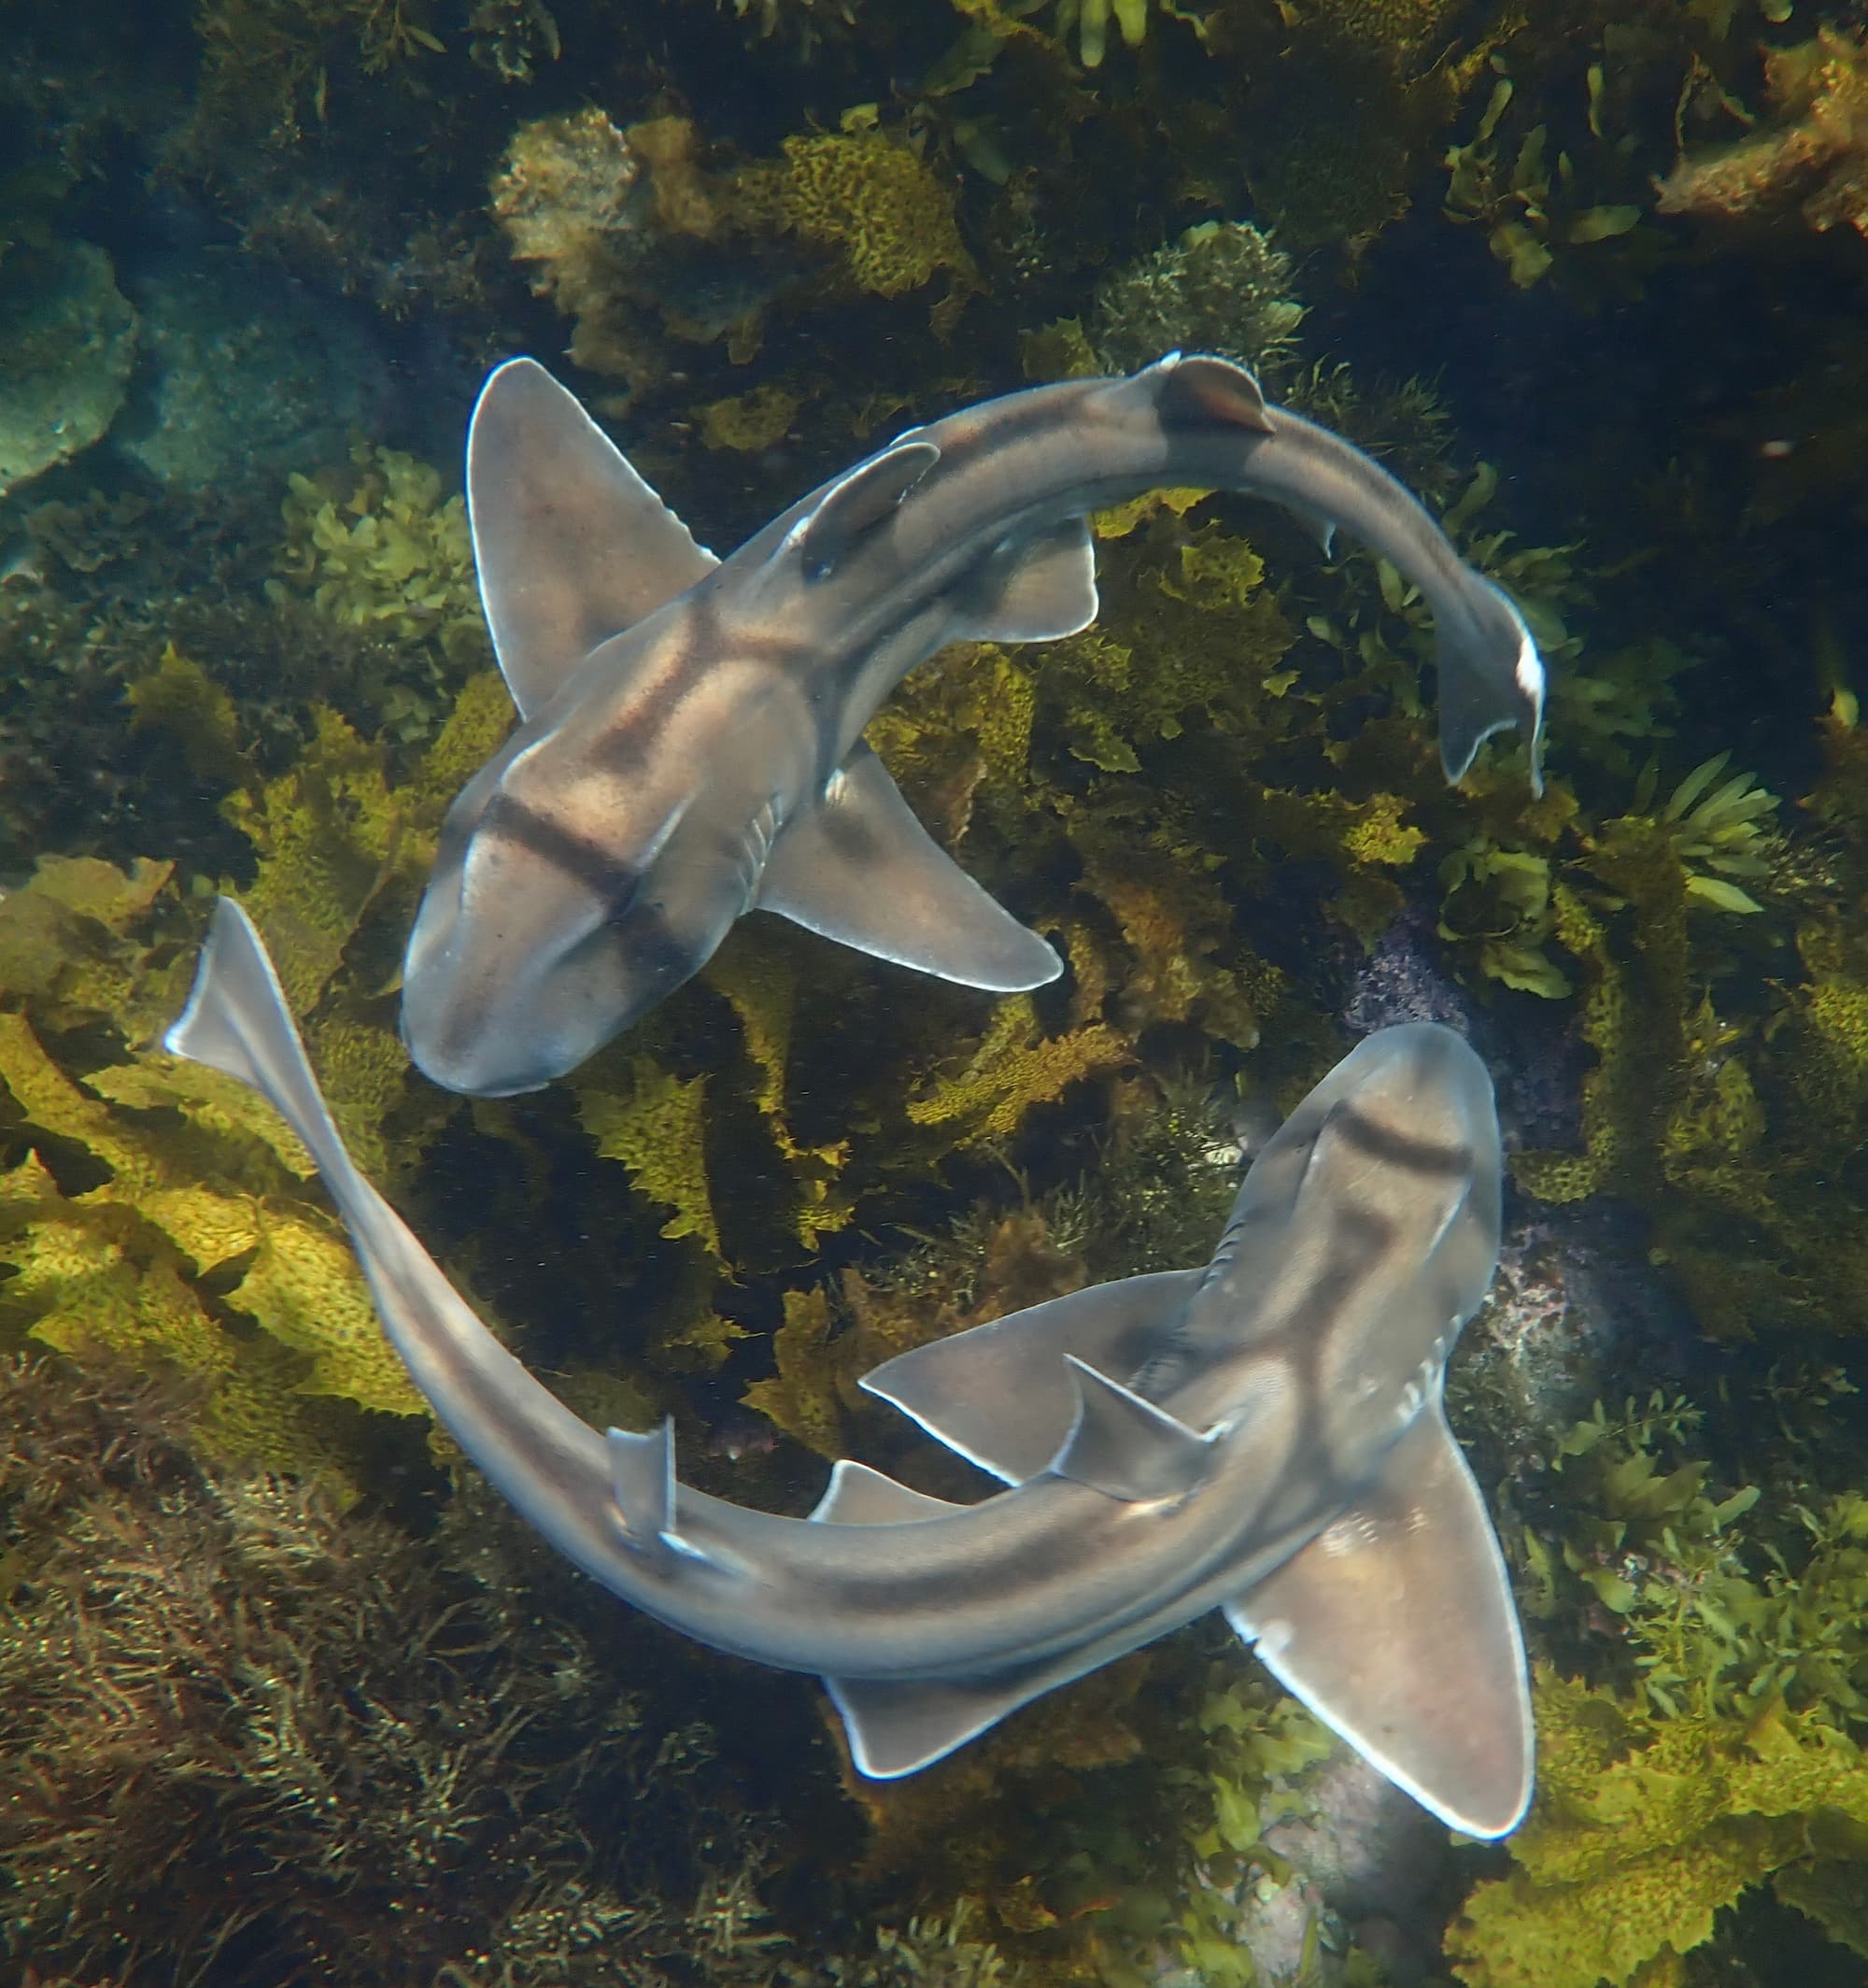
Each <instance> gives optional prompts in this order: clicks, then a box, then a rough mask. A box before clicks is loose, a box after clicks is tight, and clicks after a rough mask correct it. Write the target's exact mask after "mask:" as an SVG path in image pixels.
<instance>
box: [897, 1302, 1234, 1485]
mask: <svg viewBox="0 0 1868 1988" xmlns="http://www.w3.org/2000/svg"><path fill="white" fill-rule="evenodd" d="M1202 1274H1203V1272H1201V1271H1158V1272H1156V1273H1155V1274H1154V1275H1153V1276H1149V1277H1124V1278H1121V1279H1119V1280H1118V1281H1117V1282H1115V1283H1113V1284H1098V1285H1092V1286H1091V1287H1090V1288H1089V1289H1088V1290H1086V1291H1073V1292H1071V1293H1070V1294H1069V1295H1068V1297H1065V1298H1054V1299H1051V1300H1050V1301H1049V1302H1048V1303H1046V1304H1040V1305H1032V1306H1029V1307H1028V1308H1027V1309H1026V1310H1025V1311H1023V1312H1013V1313H1012V1314H1009V1315H1008V1316H1006V1317H1004V1318H995V1319H993V1320H992V1321H991V1322H990V1323H989V1324H987V1325H984V1326H974V1327H972V1328H969V1330H968V1331H965V1332H955V1333H953V1334H951V1335H950V1336H949V1337H948V1338H946V1339H941V1340H936V1341H935V1342H933V1344H932V1345H928V1346H919V1347H917V1348H916V1349H915V1350H914V1351H913V1353H903V1354H898V1355H897V1356H896V1357H895V1358H894V1359H892V1360H884V1362H883V1364H882V1365H881V1366H880V1367H877V1368H873V1369H872V1370H870V1372H868V1373H866V1374H864V1376H863V1377H862V1382H861V1385H862V1386H863V1387H865V1388H866V1389H867V1390H868V1391H869V1392H870V1394H872V1395H879V1396H880V1397H881V1398H882V1399H884V1401H892V1402H894V1403H895V1405H896V1407H897V1408H899V1409H900V1410H901V1412H902V1413H903V1414H905V1415H909V1416H912V1417H913V1419H914V1420H915V1421H916V1422H918V1423H920V1425H921V1427H923V1428H925V1429H926V1430H927V1433H928V1434H929V1435H930V1436H933V1437H935V1438H937V1439H938V1440H939V1441H941V1442H944V1443H945V1444H946V1445H947V1447H948V1448H949V1449H950V1450H955V1451H956V1452H958V1454H959V1455H960V1456H964V1457H965V1458H966V1459H967V1460H968V1462H969V1463H975V1464H978V1465H979V1467H980V1468H981V1469H982V1470H990V1471H991V1472H992V1473H993V1475H994V1476H995V1477H1001V1478H1003V1479H1004V1480H1005V1482H1006V1483H1007V1484H1024V1483H1025V1482H1026V1479H1027V1478H1032V1477H1036V1476H1037V1475H1038V1474H1039V1473H1040V1471H1041V1470H1046V1469H1048V1468H1049V1466H1050V1464H1051V1461H1052V1459H1053V1458H1054V1456H1056V1454H1057V1452H1058V1450H1059V1449H1060V1448H1061V1447H1062V1445H1063V1442H1064V1440H1065V1438H1066V1437H1068V1435H1069V1433H1070V1428H1071V1425H1072V1423H1073V1422H1074V1421H1075V1419H1076V1414H1077V1401H1078V1390H1077V1383H1076V1380H1075V1378H1074V1377H1073V1375H1072V1373H1071V1370H1070V1369H1069V1367H1068V1366H1067V1365H1066V1363H1065V1356H1066V1355H1067V1354H1074V1355H1076V1356H1077V1357H1078V1358H1079V1359H1081V1360H1083V1361H1084V1362H1085V1363H1087V1364H1088V1365H1089V1366H1091V1367H1094V1368H1097V1370H1099V1371H1101V1372H1103V1373H1125V1374H1132V1373H1134V1372H1135V1371H1136V1370H1137V1369H1138V1368H1139V1367H1140V1366H1141V1365H1142V1364H1143V1363H1144V1362H1145V1361H1146V1360H1147V1359H1148V1358H1149V1356H1151V1354H1152V1353H1153V1349H1154V1348H1155V1346H1156V1345H1157V1344H1158V1343H1159V1342H1160V1341H1161V1340H1162V1339H1163V1338H1164V1337H1165V1336H1166V1334H1167V1333H1168V1330H1169V1329H1170V1328H1172V1326H1173V1325H1174V1323H1175V1321H1176V1319H1177V1318H1178V1317H1179V1316H1180V1314H1181V1313H1182V1310H1183V1309H1184V1307H1185V1305H1186V1303H1187V1300H1188V1299H1189V1298H1190V1297H1191V1296H1192V1295H1193V1293H1194V1291H1195V1289H1196V1287H1197V1286H1198V1285H1199V1282H1200V1278H1201V1276H1202Z"/></svg>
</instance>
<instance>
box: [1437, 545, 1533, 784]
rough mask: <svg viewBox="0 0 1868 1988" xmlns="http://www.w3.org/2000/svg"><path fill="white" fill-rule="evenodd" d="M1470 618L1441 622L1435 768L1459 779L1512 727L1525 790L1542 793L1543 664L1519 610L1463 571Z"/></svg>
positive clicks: (1476, 576)
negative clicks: (1525, 762)
mask: <svg viewBox="0 0 1868 1988" xmlns="http://www.w3.org/2000/svg"><path fill="white" fill-rule="evenodd" d="M1466 580H1467V585H1468V589H1469V601H1468V605H1469V612H1468V613H1466V614H1463V615H1458V616H1452V615H1449V616H1446V617H1445V618H1443V619H1442V620H1441V623H1440V639H1439V648H1438V652H1437V656H1436V661H1437V663H1438V667H1439V678H1440V680H1439V689H1438V698H1439V707H1440V763H1441V765H1442V766H1444V767H1445V769H1446V774H1447V778H1448V779H1449V780H1451V781H1453V782H1458V781H1460V780H1463V779H1465V775H1466V774H1467V773H1468V772H1469V771H1470V770H1471V767H1472V762H1473V759H1474V756H1475V755H1476V754H1477V753H1478V751H1479V746H1480V745H1481V744H1482V743H1483V742H1484V741H1485V740H1487V739H1489V738H1490V737H1491V736H1492V734H1493V732H1494V731H1509V730H1510V729H1511V728H1512V727H1513V726H1516V727H1517V729H1518V731H1519V732H1520V733H1521V735H1522V737H1523V740H1524V749H1525V752H1526V753H1527V755H1528V756H1529V758H1530V761H1531V791H1532V792H1533V793H1534V794H1541V793H1542V792H1543V791H1544V773H1543V763H1542V756H1543V736H1544V685H1545V672H1544V662H1543V658H1542V657H1540V656H1539V655H1538V653H1537V644H1536V638H1535V636H1534V635H1533V634H1532V633H1531V631H1530V628H1529V626H1528V625H1527V624H1526V622H1525V620H1524V617H1523V616H1522V615H1521V613H1520V612H1519V610H1518V606H1517V604H1516V603H1515V602H1514V601H1512V599H1511V597H1510V596H1509V595H1508V594H1507V593H1506V591H1505V590H1504V589H1503V588H1501V587H1495V586H1494V585H1493V583H1492V582H1491V581H1490V580H1488V579H1485V578H1483V577H1482V576H1481V575H1479V574H1476V573H1471V572H1468V574H1467V575H1466Z"/></svg>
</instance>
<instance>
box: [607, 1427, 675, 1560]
mask: <svg viewBox="0 0 1868 1988" xmlns="http://www.w3.org/2000/svg"><path fill="white" fill-rule="evenodd" d="M604 1440H605V1441H607V1442H608V1444H609V1449H610V1490H611V1495H612V1496H613V1497H614V1498H616V1515H617V1516H618V1518H620V1519H621V1521H622V1527H623V1531H624V1533H625V1535H626V1536H627V1537H628V1539H629V1541H630V1545H632V1546H637V1547H640V1548H642V1549H643V1550H644V1552H650V1553H653V1552H657V1551H658V1550H660V1549H661V1548H663V1547H667V1546H672V1545H673V1544H674V1543H675V1541H674V1423H673V1421H672V1419H670V1420H667V1421H664V1422H663V1423H662V1425H661V1427H659V1428H653V1429H650V1430H649V1431H648V1432H647V1433H646V1434H644V1435H635V1434H632V1433H631V1432H630V1430H628V1429H619V1428H613V1429H610V1430H608V1431H607V1432H606V1435H605V1439H604Z"/></svg>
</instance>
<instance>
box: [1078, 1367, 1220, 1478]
mask: <svg viewBox="0 0 1868 1988" xmlns="http://www.w3.org/2000/svg"><path fill="white" fill-rule="evenodd" d="M1064 1357H1065V1363H1066V1365H1067V1366H1068V1368H1069V1370H1070V1372H1071V1373H1072V1374H1073V1375H1074V1376H1075V1378H1076V1383H1077V1419H1076V1423H1075V1425H1074V1426H1073V1427H1072V1428H1071V1430H1070V1433H1069V1435H1068V1436H1067V1437H1066V1438H1065V1440H1064V1444H1063V1447H1062V1448H1061V1449H1060V1450H1059V1451H1058V1452H1057V1455H1056V1456H1054V1458H1053V1459H1052V1463H1051V1469H1052V1470H1054V1472H1055V1473H1056V1475H1057V1476H1059V1477H1068V1478H1069V1479H1070V1480H1071V1482H1072V1483H1073V1484H1087V1485H1088V1486H1089V1488H1090V1489H1091V1490H1092V1491H1100V1492H1101V1493H1102V1494H1103V1495H1104V1497H1106V1498H1120V1499H1121V1500H1122V1501H1123V1502H1124V1503H1125V1504H1129V1505H1139V1504H1152V1503H1153V1502H1154V1501H1155V1500H1156V1499H1160V1498H1184V1497H1185V1496H1186V1495H1187V1493H1188V1492H1190V1491H1191V1490H1193V1489H1194V1488H1195V1486H1196V1485H1197V1484H1199V1482H1200V1480H1201V1479H1202V1478H1203V1477H1205V1476H1206V1474H1207V1470H1208V1469H1209V1467H1210V1464H1211V1462H1212V1447H1211V1445H1210V1443H1209V1442H1208V1441H1207V1439H1206V1438H1205V1437H1204V1436H1202V1435H1200V1434H1199V1433H1198V1431H1197V1430H1195V1429H1190V1428H1189V1427H1187V1425H1186V1424H1185V1423H1184V1422H1180V1421H1177V1420H1176V1419H1175V1418H1174V1417H1173V1416H1172V1415H1170V1414H1168V1412H1167V1411H1166V1410H1165V1409H1160V1408H1156V1407H1155V1405H1154V1404H1153V1402H1152V1401H1144V1400H1143V1399H1141V1397H1140V1396H1139V1394H1135V1393H1133V1392H1132V1391H1131V1390H1130V1389H1128V1388H1126V1387H1125V1386H1124V1385H1122V1384H1121V1382H1120V1381H1111V1379H1110V1377H1109V1375H1108V1374H1106V1373H1098V1372H1097V1370H1096V1369H1095V1368H1094V1367H1090V1366H1086V1365H1085V1364H1084V1363H1083V1361H1082V1360H1080V1359H1078V1358H1077V1356H1075V1355H1074V1354H1066V1355H1065V1356H1064Z"/></svg>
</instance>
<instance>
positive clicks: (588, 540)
mask: <svg viewBox="0 0 1868 1988" xmlns="http://www.w3.org/2000/svg"><path fill="white" fill-rule="evenodd" d="M467 509H468V517H469V518H470V520H471V522H472V525H473V532H474V565H475V567H476V568H477V570H478V572H479V575H480V601H481V604H482V605H483V606H484V607H485V609H486V614H487V626H488V629H489V630H491V632H492V636H493V648H494V652H495V653H496V654H497V655H498V657H499V660H500V669H501V672H502V675H504V677H505V679H506V688H507V689H509V690H510V691H511V692H512V694H513V703H515V704H517V706H518V711H519V716H520V717H531V715H532V714H533V713H534V712H535V711H537V710H538V708H539V707H540V706H541V705H542V704H544V703H547V702H548V701H549V700H550V698H551V697H552V695H553V693H554V692H555V691H556V690H557V689H558V688H559V685H560V684H561V683H562V682H563V681H564V680H565V678H566V677H567V676H569V675H571V673H572V672H573V670H574V669H576V667H577V665H578V664H579V663H580V662H582V661H583V660H584V659H585V657H586V656H587V655H588V654H589V653H590V651H591V650H592V649H593V648H595V647H596V646H597V645H598V644H599V643H600V642H603V641H605V640H607V639H608V638H609V637H610V636H612V635H616V634H619V633H621V632H622V631H623V630H624V629H626V628H630V627H632V626H633V625H634V624H635V623H636V622H638V621H640V620H641V619H643V618H644V616H645V615H650V614H653V613H654V612H655V610H656V609H657V608H658V607H660V606H662V605H663V604H666V603H667V602H669V601H672V600H673V599H674V597H675V596H676V595H677V594H681V593H686V590H687V589H688V588H690V587H692V586H693V585H694V583H695V582H696V581H697V580H699V579H702V578H704V577H705V576H706V575H708V574H709V573H711V572H712V571H713V570H714V568H715V566H717V565H718V564H719V561H717V560H716V559H715V557H714V555H713V554H712V553H711V552H708V551H705V550H703V549H702V548H701V547H699V546H697V545H696V544H695V543H694V539H693V536H692V534H691V533H689V532H688V529H687V527H686V525H684V524H683V523H682V522H681V520H680V518H677V517H675V515H674V513H673V512H672V511H671V510H670V509H669V508H668V506H667V505H666V504H663V503H662V501H661V499H660V498H659V497H658V496H657V495H656V493H655V492H654V491H653V490H650V489H649V487H648V485H647V484H646V483H644V481H643V479H642V478H641V477H640V476H637V475H636V473H635V471H634V470H633V469H631V468H630V465H629V462H628V461H627V460H626V459H625V458H624V456H623V454H622V452H621V451H620V450H619V449H618V448H617V447H616V445H615V444H614V443H613V442H612V441H611V440H610V438H609V437H608V436H607V435H606V434H605V433H603V431H602V430H601V428H599V427H598V426H597V424H596V422H594V421H593V420H592V419H590V417H589V416H588V415H587V414H586V413H585V412H584V409H583V408H582V407H581V406H580V405H578V403H577V401H576V399H575V397H574V396H573V395H572V394H570V393H568V392H566V391H565V390H564V389H563V388H562V387H560V386H559V384H558V382H557V381H556V380H555V379H553V378H552V376H551V375H550V374H549V373H547V372H546V371H545V368H544V367H543V366H542V365H540V364H539V363H538V362H536V361H535V360H531V359H513V360H508V361H507V362H506V363H505V364H504V365H502V366H501V367H500V368H499V369H498V370H497V371H496V372H494V373H493V374H492V376H490V377H489V378H488V381H487V384H486V385H485V386H484V387H483V388H482V389H481V390H480V399H479V402H478V404H477V405H475V407H474V419H473V421H472V423H471V425H470V426H469V428H468V431H467Z"/></svg>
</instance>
